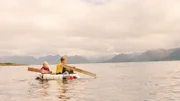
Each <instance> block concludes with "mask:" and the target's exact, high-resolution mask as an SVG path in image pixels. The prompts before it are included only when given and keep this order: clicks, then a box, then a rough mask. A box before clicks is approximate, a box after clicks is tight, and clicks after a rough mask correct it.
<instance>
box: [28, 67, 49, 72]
mask: <svg viewBox="0 0 180 101" xmlns="http://www.w3.org/2000/svg"><path fill="white" fill-rule="evenodd" d="M28 71H31V72H38V73H41V74H52V72H42V70H40V69H37V68H34V67H28Z"/></svg>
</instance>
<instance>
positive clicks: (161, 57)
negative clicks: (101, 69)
mask: <svg viewBox="0 0 180 101" xmlns="http://www.w3.org/2000/svg"><path fill="white" fill-rule="evenodd" d="M172 60H180V48H174V49H169V50H166V49H157V50H148V51H146V52H142V53H132V54H119V55H116V56H115V57H113V58H112V59H110V60H108V61H105V62H143V61H172Z"/></svg>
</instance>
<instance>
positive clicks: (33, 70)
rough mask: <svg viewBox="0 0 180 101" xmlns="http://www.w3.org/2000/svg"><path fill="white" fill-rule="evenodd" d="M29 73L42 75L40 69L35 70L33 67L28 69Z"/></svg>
mask: <svg viewBox="0 0 180 101" xmlns="http://www.w3.org/2000/svg"><path fill="white" fill-rule="evenodd" d="M28 71H31V72H38V73H42V71H41V70H40V69H37V68H33V67H28Z"/></svg>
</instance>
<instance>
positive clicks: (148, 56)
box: [0, 48, 180, 64]
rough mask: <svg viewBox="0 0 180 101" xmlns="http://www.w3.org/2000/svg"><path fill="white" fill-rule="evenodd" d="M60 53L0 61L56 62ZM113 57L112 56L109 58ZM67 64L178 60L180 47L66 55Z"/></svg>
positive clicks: (0, 60) (13, 57)
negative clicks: (88, 55) (117, 53)
mask: <svg viewBox="0 0 180 101" xmlns="http://www.w3.org/2000/svg"><path fill="white" fill-rule="evenodd" d="M60 57H61V56H60V55H48V56H43V57H39V58H35V57H33V56H7V57H0V62H12V63H17V64H42V62H44V61H47V62H49V64H57V63H59V61H60ZM111 57H113V58H111ZM67 59H68V61H67V62H68V63H69V64H78V63H113V62H145V61H172V60H180V48H174V49H169V50H166V49H157V50H148V51H145V52H142V53H131V54H123V53H122V54H119V55H116V56H113V55H112V56H108V57H106V56H105V57H99V58H89V59H87V58H86V57H83V56H77V55H76V56H68V57H67Z"/></svg>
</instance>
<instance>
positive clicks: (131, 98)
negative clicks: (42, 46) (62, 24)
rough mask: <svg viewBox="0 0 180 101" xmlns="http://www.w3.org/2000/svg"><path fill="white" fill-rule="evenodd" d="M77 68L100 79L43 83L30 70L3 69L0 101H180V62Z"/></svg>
mask: <svg viewBox="0 0 180 101" xmlns="http://www.w3.org/2000/svg"><path fill="white" fill-rule="evenodd" d="M75 66H76V67H81V68H82V69H85V70H89V71H91V72H94V73H96V74H97V76H98V77H97V79H94V78H91V77H88V76H84V75H81V77H82V78H81V79H78V80H73V81H56V80H51V81H43V82H42V81H37V80H35V76H36V73H33V72H28V71H27V67H0V101H180V62H143V63H112V64H78V65H75ZM34 67H40V66H34ZM50 67H51V69H52V70H53V71H55V66H53V65H52V66H50Z"/></svg>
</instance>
